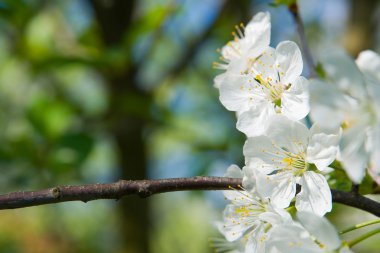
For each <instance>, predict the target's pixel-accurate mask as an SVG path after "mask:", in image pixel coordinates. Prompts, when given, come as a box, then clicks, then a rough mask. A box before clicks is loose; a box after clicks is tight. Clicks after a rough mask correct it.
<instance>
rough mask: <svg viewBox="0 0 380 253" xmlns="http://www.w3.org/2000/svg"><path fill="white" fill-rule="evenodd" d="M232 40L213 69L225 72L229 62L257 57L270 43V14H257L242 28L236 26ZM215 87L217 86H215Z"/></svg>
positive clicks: (241, 25)
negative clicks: (247, 57) (246, 57)
mask: <svg viewBox="0 0 380 253" xmlns="http://www.w3.org/2000/svg"><path fill="white" fill-rule="evenodd" d="M235 28H236V32H233V33H232V35H233V36H234V39H233V40H232V41H229V42H228V43H227V44H226V45H225V46H224V47H223V48H222V49H221V50H220V53H221V57H220V60H221V61H222V62H221V63H217V62H215V63H214V67H216V68H220V69H224V70H227V69H228V68H229V65H230V63H231V62H241V61H242V58H243V57H245V56H247V55H250V56H251V57H257V56H258V55H260V54H261V53H262V52H264V50H265V49H266V48H267V47H268V46H269V42H270V30H271V23H270V14H269V12H259V13H257V14H256V15H255V16H253V18H252V19H251V21H250V22H249V23H248V24H247V26H244V25H243V24H240V25H236V26H235ZM215 86H216V87H217V86H218V85H215Z"/></svg>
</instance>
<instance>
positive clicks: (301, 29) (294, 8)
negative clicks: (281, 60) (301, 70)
mask: <svg viewBox="0 0 380 253" xmlns="http://www.w3.org/2000/svg"><path fill="white" fill-rule="evenodd" d="M288 9H289V11H290V13H291V14H292V16H293V18H294V20H295V21H296V26H297V32H298V35H299V37H300V43H301V49H302V52H303V55H304V57H305V61H306V64H307V66H308V67H309V71H310V77H316V76H317V72H316V70H315V67H316V66H315V63H314V60H313V56H312V55H311V51H310V48H309V45H308V43H307V40H306V36H305V28H304V26H303V22H302V18H301V15H300V13H299V9H298V4H297V2H295V3H293V4H291V5H290V6H289V7H288Z"/></svg>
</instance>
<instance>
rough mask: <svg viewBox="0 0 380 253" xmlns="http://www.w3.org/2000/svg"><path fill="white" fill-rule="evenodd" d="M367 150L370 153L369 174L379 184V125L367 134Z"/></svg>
mask: <svg viewBox="0 0 380 253" xmlns="http://www.w3.org/2000/svg"><path fill="white" fill-rule="evenodd" d="M366 144H367V150H369V151H370V156H371V157H370V166H369V172H370V175H371V176H372V178H373V179H374V180H375V181H376V182H380V177H379V176H380V125H379V124H378V125H376V126H374V127H373V128H372V129H371V130H370V131H368V134H367V141H366Z"/></svg>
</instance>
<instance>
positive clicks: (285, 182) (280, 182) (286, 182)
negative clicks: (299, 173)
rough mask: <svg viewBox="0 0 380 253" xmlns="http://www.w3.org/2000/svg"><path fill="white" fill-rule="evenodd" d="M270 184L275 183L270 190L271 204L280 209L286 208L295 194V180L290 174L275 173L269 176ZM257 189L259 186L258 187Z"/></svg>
mask: <svg viewBox="0 0 380 253" xmlns="http://www.w3.org/2000/svg"><path fill="white" fill-rule="evenodd" d="M269 177H270V180H272V182H275V183H277V185H276V187H274V188H273V190H272V195H271V201H272V202H271V203H272V204H273V205H274V206H276V207H280V208H286V207H288V206H289V205H290V202H291V201H292V199H293V198H294V196H295V194H296V179H295V177H294V176H293V174H292V173H287V172H284V173H277V174H275V175H271V176H269ZM258 187H259V186H258Z"/></svg>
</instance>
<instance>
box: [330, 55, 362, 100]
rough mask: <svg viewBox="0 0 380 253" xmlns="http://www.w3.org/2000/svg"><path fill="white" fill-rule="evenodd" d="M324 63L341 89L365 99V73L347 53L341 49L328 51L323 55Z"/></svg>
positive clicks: (355, 96)
mask: <svg viewBox="0 0 380 253" xmlns="http://www.w3.org/2000/svg"><path fill="white" fill-rule="evenodd" d="M322 63H323V68H324V70H325V71H326V73H327V76H328V77H329V78H330V79H331V80H332V82H333V83H336V84H337V85H338V86H339V88H340V89H341V90H343V91H344V92H347V93H348V94H350V95H351V96H353V97H354V98H357V99H359V100H363V99H365V97H366V90H365V85H364V78H363V75H362V73H361V72H360V70H359V69H358V67H357V66H356V64H355V62H354V61H353V59H351V57H350V56H348V55H347V53H345V52H344V51H340V50H334V51H333V52H326V55H325V56H324V57H322Z"/></svg>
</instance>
